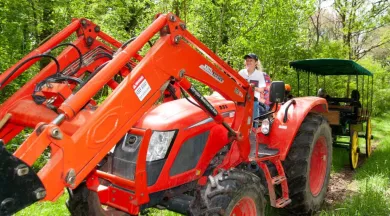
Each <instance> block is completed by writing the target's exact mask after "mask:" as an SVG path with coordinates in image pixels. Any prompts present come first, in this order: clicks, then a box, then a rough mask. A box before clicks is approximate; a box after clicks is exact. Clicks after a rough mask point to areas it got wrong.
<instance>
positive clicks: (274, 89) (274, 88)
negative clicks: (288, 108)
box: [269, 81, 285, 103]
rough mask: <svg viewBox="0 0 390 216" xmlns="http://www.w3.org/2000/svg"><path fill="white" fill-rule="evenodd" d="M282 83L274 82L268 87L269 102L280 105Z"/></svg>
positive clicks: (282, 90) (282, 94)
mask: <svg viewBox="0 0 390 216" xmlns="http://www.w3.org/2000/svg"><path fill="white" fill-rule="evenodd" d="M284 92H285V87H284V82H283V81H274V82H272V83H271V87H270V93H269V95H270V97H269V101H270V102H271V103H281V102H283V101H284Z"/></svg>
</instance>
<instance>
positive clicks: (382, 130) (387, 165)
mask: <svg viewBox="0 0 390 216" xmlns="http://www.w3.org/2000/svg"><path fill="white" fill-rule="evenodd" d="M388 122H390V114H388V115H384V116H383V117H380V118H375V119H373V122H372V124H373V135H374V140H373V142H374V143H375V144H376V145H377V148H376V150H375V151H374V152H373V154H372V157H370V158H369V159H367V160H366V161H365V162H364V163H363V164H362V165H361V166H359V167H358V169H357V170H356V171H355V175H354V177H353V178H354V183H356V185H357V193H356V194H354V195H351V196H350V197H349V198H348V199H347V200H345V201H344V202H342V203H337V204H336V205H334V206H331V207H330V209H326V210H323V211H321V212H320V213H319V215H320V216H349V215H350V216H360V215H369V216H380V215H390V137H389V136H387V134H388V132H389V131H390V124H389V123H388ZM364 144H365V141H364V139H361V140H360V147H361V148H362V149H365V148H364ZM363 151H364V150H363ZM343 169H349V158H348V151H347V150H345V149H342V148H334V152H333V164H332V172H340V171H342V170H343ZM66 199H67V195H66V194H65V195H64V196H62V197H61V198H60V199H59V200H58V201H57V202H55V203H50V202H43V203H37V204H34V205H32V206H30V207H28V208H26V209H24V210H23V211H21V212H19V213H17V214H16V216H27V215H28V216H49V215H50V216H51V215H60V216H62V215H64V216H67V215H69V212H68V210H67V209H66V207H65V201H66ZM266 213H267V214H266V215H268V216H270V215H271V216H272V215H279V214H278V211H276V210H275V209H273V208H271V207H269V206H268V207H267V209H266ZM148 215H152V216H178V215H180V214H176V213H173V212H170V211H160V210H157V209H151V210H150V214H148Z"/></svg>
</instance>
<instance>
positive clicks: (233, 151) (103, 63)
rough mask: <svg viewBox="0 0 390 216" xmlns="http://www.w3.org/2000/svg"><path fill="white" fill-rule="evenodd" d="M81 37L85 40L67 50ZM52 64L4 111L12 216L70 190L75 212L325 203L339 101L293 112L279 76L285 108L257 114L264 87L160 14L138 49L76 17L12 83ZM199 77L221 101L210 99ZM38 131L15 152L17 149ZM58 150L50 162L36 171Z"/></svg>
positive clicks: (240, 211) (309, 209)
mask: <svg viewBox="0 0 390 216" xmlns="http://www.w3.org/2000/svg"><path fill="white" fill-rule="evenodd" d="M72 34H76V40H75V41H73V42H72V43H63V41H65V40H66V39H67V38H68V37H69V36H71V35H72ZM156 34H159V37H158V39H157V41H155V43H154V44H152V43H151V42H150V40H151V39H152V38H153V37H154V36H155V35H156ZM148 42H149V44H150V45H151V46H150V48H149V50H148V51H147V52H146V54H145V55H144V56H141V55H140V54H139V51H140V50H141V49H142V48H144V45H145V44H147V43H148ZM60 47H62V49H63V50H62V51H61V52H60V54H59V55H58V56H54V55H52V54H51V53H52V51H53V50H55V49H58V48H60ZM145 48H146V47H145ZM42 58H50V59H52V61H51V63H50V64H48V65H47V66H46V67H45V68H44V69H42V70H41V71H40V72H39V73H37V75H35V77H33V78H32V79H31V80H29V81H28V82H27V83H26V84H25V85H23V87H21V88H20V89H19V90H18V91H17V92H16V93H15V94H13V95H12V96H11V97H10V98H8V99H7V100H6V101H5V102H4V103H3V104H2V105H1V106H0V139H1V142H2V144H4V145H0V173H1V174H0V215H11V214H13V213H15V212H17V211H19V210H21V209H23V208H25V207H27V206H29V205H31V204H32V203H34V202H37V201H43V200H47V201H55V200H57V199H58V198H59V197H60V196H61V195H62V194H63V191H64V188H67V190H68V193H69V200H68V201H67V203H66V205H67V207H68V209H69V211H70V213H71V214H72V215H129V214H130V215H137V214H139V213H140V212H141V211H143V210H145V209H147V208H150V207H160V208H166V209H169V210H172V211H175V212H179V213H182V214H187V215H237V216H239V215H247V216H252V215H264V209H265V195H268V196H269V198H270V204H271V205H272V206H273V207H276V208H284V207H286V208H287V209H288V210H290V212H292V213H297V214H311V213H313V212H314V211H316V210H318V209H319V207H320V205H321V203H322V201H323V199H324V195H325V193H326V188H327V185H328V179H329V172H330V164H331V152H332V151H331V147H332V146H331V140H332V139H331V132H330V128H329V126H328V124H327V122H326V120H325V119H324V117H322V115H321V113H323V112H327V104H326V101H325V100H323V99H320V98H296V99H294V100H290V101H288V102H286V103H284V104H283V103H281V102H282V101H283V95H284V84H283V82H274V83H272V85H271V91H270V95H271V99H270V101H271V102H273V104H274V105H273V109H272V111H271V112H270V113H267V114H266V115H263V116H260V118H259V119H252V111H253V110H252V109H253V103H254V98H253V86H251V85H250V84H249V83H248V82H247V81H246V80H244V79H243V78H242V77H241V76H239V74H238V73H237V71H235V70H233V69H232V68H231V67H230V66H229V65H227V64H226V63H225V62H224V61H223V60H221V59H220V58H219V57H218V56H217V55H215V54H214V53H213V52H212V51H210V50H209V49H208V48H207V47H206V46H205V45H204V44H202V43H201V42H200V41H198V40H197V39H196V38H195V37H194V36H193V35H192V34H190V33H189V32H188V31H187V29H186V25H185V23H184V22H182V21H181V20H180V19H179V18H178V17H176V16H175V15H173V14H171V13H168V14H166V15H157V16H156V18H155V20H154V22H153V23H152V24H151V25H150V26H149V27H148V28H146V29H145V30H144V31H143V32H142V33H141V34H140V35H139V36H137V37H136V38H132V39H130V40H129V41H127V42H125V43H120V42H118V41H117V40H115V39H113V38H112V37H110V36H108V35H107V34H105V33H104V32H103V31H101V29H100V27H99V26H97V25H95V24H94V23H92V22H91V21H89V20H86V19H75V20H73V22H72V23H71V24H70V25H69V26H67V27H66V28H65V29H64V30H62V31H61V32H59V33H58V34H57V35H55V36H54V37H53V38H51V39H50V40H48V41H47V42H46V43H44V44H43V45H42V46H40V47H39V48H37V49H36V50H34V51H33V52H31V53H30V54H29V55H27V56H26V57H25V58H23V59H22V60H20V61H19V62H18V63H16V64H15V65H14V66H13V67H11V68H10V69H8V70H7V71H5V72H4V73H2V74H1V75H0V88H1V89H3V88H4V87H5V86H6V85H8V84H9V83H11V82H12V81H13V80H14V79H15V78H17V77H18V76H19V75H21V74H22V73H23V72H25V71H26V70H27V69H29V68H31V66H32V65H33V64H34V63H35V62H37V61H38V60H40V59H42ZM188 78H192V79H195V80H198V81H200V82H202V83H203V84H205V85H207V86H210V87H211V88H212V89H213V90H215V91H216V92H218V93H219V94H220V95H215V94H213V95H211V96H203V95H202V94H201V93H200V92H199V91H198V90H197V89H196V88H195V86H194V85H193V84H192V83H191V82H190V81H189V79H188ZM107 88H110V89H111V90H110V94H109V95H108V96H107V97H106V98H105V99H104V100H103V101H100V99H99V101H100V102H97V100H96V95H97V93H98V92H100V91H102V89H107ZM180 96H181V97H182V98H180ZM254 121H257V122H259V123H260V125H261V126H260V127H259V128H253V127H252V125H253V122H254ZM28 128H31V129H34V130H33V131H32V132H31V134H30V135H29V136H28V138H27V139H26V140H25V141H24V142H23V143H22V144H21V145H20V146H19V147H18V149H17V150H16V151H15V152H14V153H10V152H8V151H7V150H6V148H5V145H6V144H7V143H9V142H10V141H11V140H12V139H13V138H14V137H16V136H17V135H18V134H19V133H21V132H22V131H23V130H25V129H28ZM47 151H50V159H49V160H48V161H47V163H46V164H45V165H44V166H43V167H42V168H41V169H40V170H39V172H37V173H36V172H34V170H33V169H32V165H33V164H34V163H35V162H36V161H37V159H38V158H39V157H40V156H41V155H42V154H43V153H44V152H47Z"/></svg>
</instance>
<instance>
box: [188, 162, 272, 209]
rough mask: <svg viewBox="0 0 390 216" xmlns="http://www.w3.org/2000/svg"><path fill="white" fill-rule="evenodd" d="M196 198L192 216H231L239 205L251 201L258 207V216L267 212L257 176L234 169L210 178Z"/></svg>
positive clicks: (192, 207)
mask: <svg viewBox="0 0 390 216" xmlns="http://www.w3.org/2000/svg"><path fill="white" fill-rule="evenodd" d="M199 195H200V196H196V199H195V203H193V204H192V205H191V208H190V214H191V215H206V216H216V215H226V216H229V215H230V214H231V212H232V210H233V208H234V207H235V206H236V204H237V203H239V202H240V201H243V200H251V201H250V202H252V201H253V203H254V205H255V206H256V207H255V208H256V215H253V216H263V215H264V210H265V199H264V187H263V185H262V184H261V182H260V179H259V177H257V176H256V175H254V174H252V173H250V172H246V171H242V170H238V169H233V170H230V171H224V172H221V173H219V174H217V175H216V176H214V177H211V176H210V177H209V180H208V184H207V186H206V188H205V189H204V190H202V191H201V192H200V194H199Z"/></svg>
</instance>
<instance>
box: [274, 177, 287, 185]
mask: <svg viewBox="0 0 390 216" xmlns="http://www.w3.org/2000/svg"><path fill="white" fill-rule="evenodd" d="M286 179H287V178H286V176H275V177H273V178H272V184H273V185H278V184H280V183H282V182H283V181H285V180H286Z"/></svg>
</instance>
